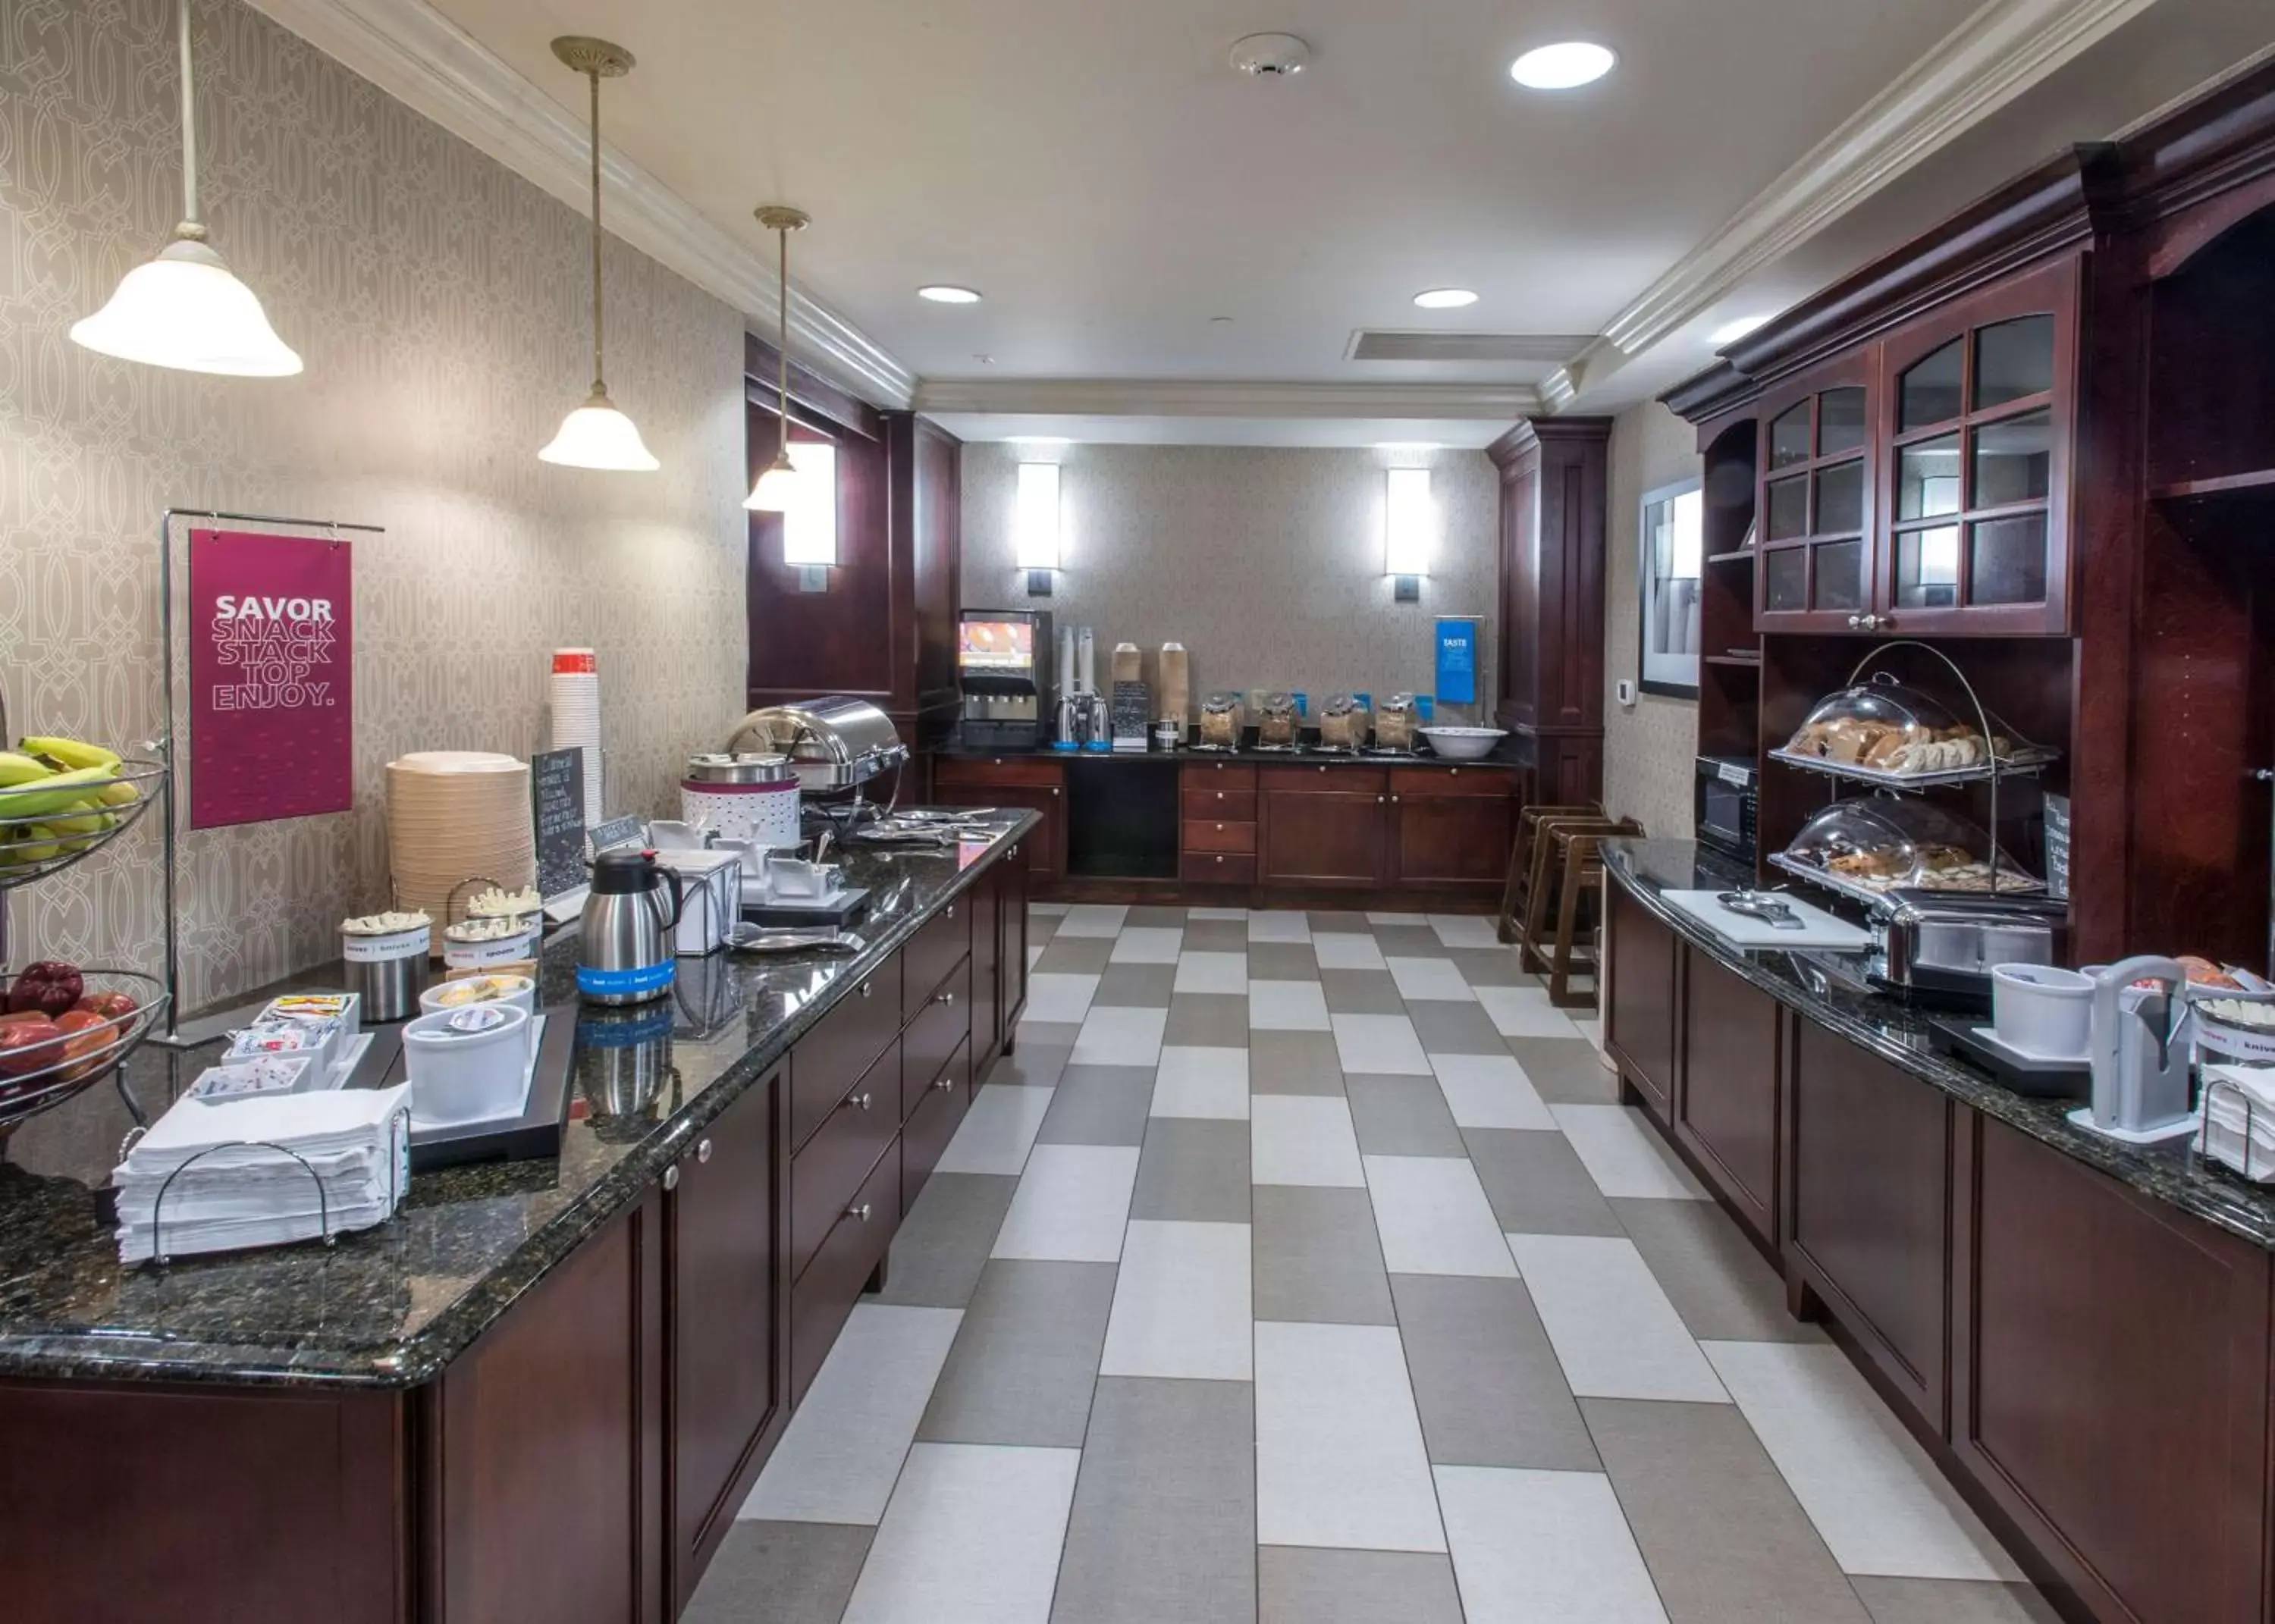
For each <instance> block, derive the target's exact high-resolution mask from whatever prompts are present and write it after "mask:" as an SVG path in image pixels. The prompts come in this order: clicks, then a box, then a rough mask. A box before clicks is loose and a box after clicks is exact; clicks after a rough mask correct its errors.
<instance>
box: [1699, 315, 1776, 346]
mask: <svg viewBox="0 0 2275 1624" xmlns="http://www.w3.org/2000/svg"><path fill="white" fill-rule="evenodd" d="M1768 320H1769V318H1768V317H1767V316H1740V317H1739V318H1738V319H1737V320H1736V321H1725V322H1723V323H1722V325H1721V326H1719V327H1718V328H1716V329H1714V330H1713V331H1712V332H1711V333H1709V334H1708V335H1707V336H1706V342H1707V343H1708V344H1712V345H1713V346H1714V347H1715V348H1716V349H1718V350H1719V349H1720V348H1721V347H1722V346H1723V345H1724V344H1735V343H1737V342H1738V340H1740V339H1741V338H1743V337H1744V336H1746V335H1747V334H1748V333H1750V332H1752V331H1753V330H1754V329H1756V328H1757V327H1759V326H1760V325H1761V324H1762V323H1763V322H1765V321H1768Z"/></svg>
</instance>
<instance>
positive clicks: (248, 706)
mask: <svg viewBox="0 0 2275 1624" xmlns="http://www.w3.org/2000/svg"><path fill="white" fill-rule="evenodd" d="M351 594H352V588H351V549H350V548H349V546H348V544H347V543H346V542H345V541H342V540H336V539H334V538H329V537H315V536H272V535H261V534H257V533H251V532H246V531H223V530H193V531H192V532H191V533H190V607H189V616H188V623H189V635H190V751H189V768H190V827H192V828H194V829H211V828H220V827H223V826H225V825H229V824H234V823H265V822H268V821H269V820H273V819H278V818H306V817H311V816H314V814H316V813H318V812H345V811H347V810H348V809H349V808H350V807H351V806H352V805H353V804H354V803H355V744H354V740H355V704H354V699H355V695H354V675H355V644H354V637H353V627H354V623H355V617H354V615H353V613H352V609H353V604H354V600H353V597H352V595H351Z"/></svg>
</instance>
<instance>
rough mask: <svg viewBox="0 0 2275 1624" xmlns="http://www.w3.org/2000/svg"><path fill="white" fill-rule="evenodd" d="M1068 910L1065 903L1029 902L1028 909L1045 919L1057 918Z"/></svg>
mask: <svg viewBox="0 0 2275 1624" xmlns="http://www.w3.org/2000/svg"><path fill="white" fill-rule="evenodd" d="M1066 910H1067V905H1066V904H1065V903H1028V904H1027V911H1028V912H1029V913H1031V914H1034V915H1036V916H1038V917H1039V918H1045V919H1055V918H1058V917H1059V916H1060V915H1061V914H1062V913H1064V912H1065V911H1066Z"/></svg>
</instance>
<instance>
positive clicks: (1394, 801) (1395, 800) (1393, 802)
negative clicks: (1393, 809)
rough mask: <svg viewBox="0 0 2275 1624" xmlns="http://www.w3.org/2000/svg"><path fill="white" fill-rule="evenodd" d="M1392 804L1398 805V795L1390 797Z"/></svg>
mask: <svg viewBox="0 0 2275 1624" xmlns="http://www.w3.org/2000/svg"><path fill="white" fill-rule="evenodd" d="M1390 804H1392V805H1393V806H1395V805H1397V804H1398V797H1396V796H1392V797H1390Z"/></svg>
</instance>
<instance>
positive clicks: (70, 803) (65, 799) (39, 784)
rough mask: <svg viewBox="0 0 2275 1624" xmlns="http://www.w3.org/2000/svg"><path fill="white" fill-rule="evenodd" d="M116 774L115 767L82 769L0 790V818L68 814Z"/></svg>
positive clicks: (16, 818)
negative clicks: (54, 813)
mask: <svg viewBox="0 0 2275 1624" xmlns="http://www.w3.org/2000/svg"><path fill="white" fill-rule="evenodd" d="M117 772H118V769H117V767H80V768H79V770H78V771H76V772H71V773H57V774H54V775H53V776H51V777H48V778H42V779H39V780H37V781H36V782H34V783H31V784H26V785H19V786H18V787H15V788H12V789H0V817H4V818H7V819H10V820H29V819H36V818H45V817H47V816H48V815H49V813H51V812H68V811H70V810H71V809H72V807H74V806H77V805H78V804H79V803H80V802H81V801H85V800H90V799H92V798H94V796H95V795H96V794H97V793H98V792H99V791H100V790H101V789H102V786H103V785H105V784H107V783H111V782H116V779H117Z"/></svg>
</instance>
